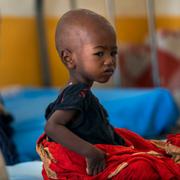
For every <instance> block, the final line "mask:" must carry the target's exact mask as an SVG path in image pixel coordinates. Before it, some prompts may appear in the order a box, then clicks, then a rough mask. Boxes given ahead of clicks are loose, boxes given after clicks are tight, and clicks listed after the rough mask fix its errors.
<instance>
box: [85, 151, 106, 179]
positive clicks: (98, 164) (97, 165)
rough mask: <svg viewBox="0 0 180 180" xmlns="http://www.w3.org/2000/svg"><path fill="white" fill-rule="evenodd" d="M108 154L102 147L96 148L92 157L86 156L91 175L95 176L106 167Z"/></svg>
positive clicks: (88, 172) (87, 169)
mask: <svg viewBox="0 0 180 180" xmlns="http://www.w3.org/2000/svg"><path fill="white" fill-rule="evenodd" d="M105 157H106V154H105V153H104V152H103V151H101V150H100V149H97V148H94V149H93V152H91V156H90V157H86V164H87V168H86V172H87V174H88V175H90V176H94V175H96V174H98V173H100V172H101V171H103V170H104V169H105V166H106V161H105Z"/></svg>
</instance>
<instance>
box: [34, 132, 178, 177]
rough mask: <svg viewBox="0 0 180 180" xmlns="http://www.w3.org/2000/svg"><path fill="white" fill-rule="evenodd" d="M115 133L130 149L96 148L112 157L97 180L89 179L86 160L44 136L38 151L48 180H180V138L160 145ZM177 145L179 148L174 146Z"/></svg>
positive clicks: (133, 135) (126, 147)
mask: <svg viewBox="0 0 180 180" xmlns="http://www.w3.org/2000/svg"><path fill="white" fill-rule="evenodd" d="M115 130H116V132H117V133H118V134H119V135H120V136H121V137H123V138H124V140H125V142H126V146H120V145H104V144H96V145H95V146H96V147H97V148H100V149H101V150H103V151H105V152H106V153H107V154H108V155H107V159H106V168H105V169H104V170H103V171H102V172H101V173H99V174H97V175H96V176H89V175H87V173H86V162H85V158H84V157H82V156H81V155H79V154H77V153H75V152H73V151H70V150H68V149H67V148H65V147H63V146H62V145H60V144H58V143H55V142H49V141H48V140H47V136H46V135H45V134H43V135H42V136H41V137H40V138H39V140H38V141H37V146H36V149H37V152H38V154H39V155H40V157H41V159H42V161H43V170H42V174H43V177H44V179H45V180H55V179H56V180H62V179H69V180H81V179H82V180H105V179H114V180H116V179H117V180H126V179H138V180H141V179H142V180H143V179H146V180H152V179H153V180H156V179H163V180H169V179H177V180H178V179H180V161H179V160H180V158H178V156H179V155H180V146H179V143H180V138H179V137H180V134H177V135H176V136H169V139H168V140H167V142H163V143H162V144H161V142H160V141H150V140H146V139H143V138H142V137H140V136H139V135H137V134H135V133H133V132H131V131H128V130H126V129H115ZM173 142H176V144H171V143H173ZM174 148H176V150H175V149H174ZM172 153H173V154H172Z"/></svg>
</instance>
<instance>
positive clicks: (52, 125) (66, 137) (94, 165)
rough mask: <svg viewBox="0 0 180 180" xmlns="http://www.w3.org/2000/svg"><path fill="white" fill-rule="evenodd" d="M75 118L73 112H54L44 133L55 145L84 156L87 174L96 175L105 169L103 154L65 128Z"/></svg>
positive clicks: (75, 112)
mask: <svg viewBox="0 0 180 180" xmlns="http://www.w3.org/2000/svg"><path fill="white" fill-rule="evenodd" d="M76 116H77V111H75V110H68V111H63V110H56V111H55V112H54V113H53V114H52V116H51V117H50V118H49V119H48V121H47V124H46V127H45V133H46V134H47V135H48V136H49V137H50V138H52V139H53V140H54V141H56V142H57V143H59V144H62V145H63V146H65V147H67V148H69V149H70V150H73V151H75V152H77V153H78V154H81V155H83V156H85V157H86V163H87V173H88V174H89V175H96V174H98V173H100V172H101V171H102V170H103V169H104V168H105V153H104V152H103V151H101V150H100V149H98V148H96V147H94V146H93V145H92V144H90V143H88V142H87V141H85V140H83V139H81V138H80V137H78V136H77V135H75V134H74V133H72V132H71V131H70V130H69V129H68V128H66V126H65V125H66V124H67V123H68V122H70V121H71V120H73V119H74V118H75V117H76Z"/></svg>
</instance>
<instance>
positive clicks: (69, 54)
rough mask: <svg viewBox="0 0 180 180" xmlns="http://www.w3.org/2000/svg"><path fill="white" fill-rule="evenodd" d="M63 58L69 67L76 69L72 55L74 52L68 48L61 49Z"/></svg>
mask: <svg viewBox="0 0 180 180" xmlns="http://www.w3.org/2000/svg"><path fill="white" fill-rule="evenodd" d="M61 59H62V61H63V63H64V64H65V65H66V66H67V67H68V68H69V69H74V68H75V63H74V60H73V57H72V52H71V51H69V50H68V49H65V50H62V51H61Z"/></svg>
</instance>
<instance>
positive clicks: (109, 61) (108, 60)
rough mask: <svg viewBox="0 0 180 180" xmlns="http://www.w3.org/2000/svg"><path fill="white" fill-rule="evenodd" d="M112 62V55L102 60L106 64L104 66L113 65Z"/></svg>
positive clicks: (113, 61)
mask: <svg viewBox="0 0 180 180" xmlns="http://www.w3.org/2000/svg"><path fill="white" fill-rule="evenodd" d="M114 63H115V60H114V58H113V57H112V56H108V57H106V59H105V61H104V65H106V66H109V65H113V64H114Z"/></svg>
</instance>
